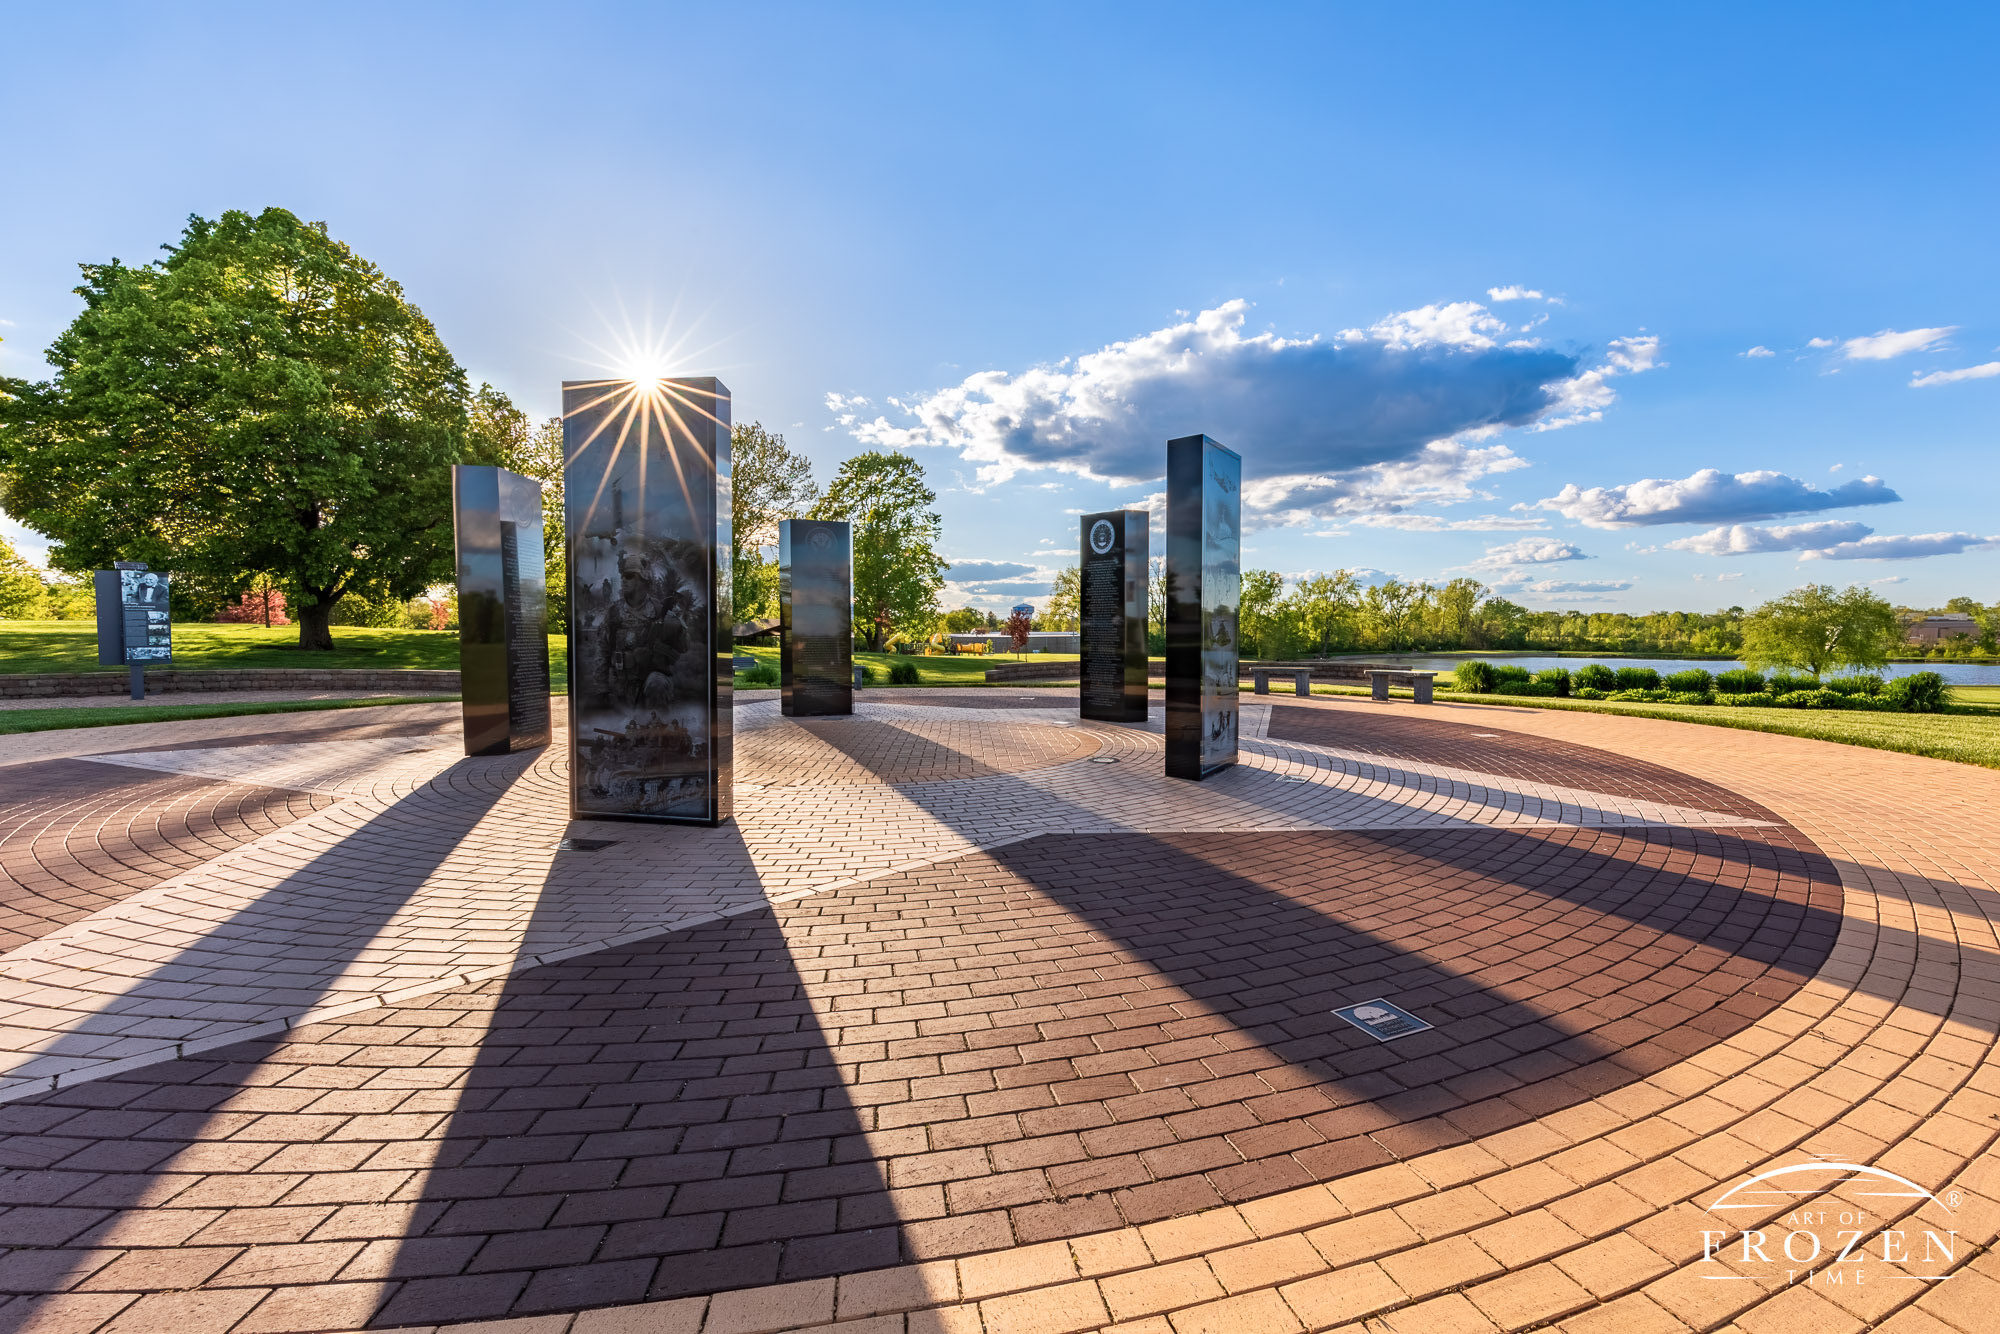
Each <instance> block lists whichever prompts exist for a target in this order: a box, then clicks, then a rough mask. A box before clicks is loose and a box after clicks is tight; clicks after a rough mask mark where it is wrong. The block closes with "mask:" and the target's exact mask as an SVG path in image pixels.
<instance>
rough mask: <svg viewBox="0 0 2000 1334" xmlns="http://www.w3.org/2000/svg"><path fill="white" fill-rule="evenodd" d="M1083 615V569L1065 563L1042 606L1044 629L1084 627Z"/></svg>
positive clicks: (1042, 624) (1075, 628)
mask: <svg viewBox="0 0 2000 1334" xmlns="http://www.w3.org/2000/svg"><path fill="white" fill-rule="evenodd" d="M953 614H954V615H955V614H956V613H953ZM1082 616H1083V571H1082V570H1080V569H1079V568H1077V567H1076V566H1074V565H1065V566H1063V567H1062V568H1061V569H1060V570H1057V571H1056V579H1055V583H1054V584H1053V585H1051V586H1050V588H1049V602H1048V605H1047V606H1046V607H1044V608H1042V615H1041V626H1042V628H1043V629H1044V630H1077V629H1081V628H1082V625H1083V621H1082ZM953 628H954V629H955V628H956V627H953Z"/></svg>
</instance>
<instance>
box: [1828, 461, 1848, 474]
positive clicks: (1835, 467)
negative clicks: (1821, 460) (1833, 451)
mask: <svg viewBox="0 0 2000 1334" xmlns="http://www.w3.org/2000/svg"><path fill="white" fill-rule="evenodd" d="M1846 466H1847V465H1846V464H1845V463H1836V464H1834V465H1833V466H1832V467H1831V468H1828V469H1827V471H1828V472H1839V471H1840V470H1841V469H1842V468H1845V467H1846Z"/></svg>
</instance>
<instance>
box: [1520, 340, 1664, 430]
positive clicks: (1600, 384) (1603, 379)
mask: <svg viewBox="0 0 2000 1334" xmlns="http://www.w3.org/2000/svg"><path fill="white" fill-rule="evenodd" d="M1666 364H1667V363H1666V362H1664V361H1661V360H1660V340H1659V338H1658V336H1657V335H1654V334H1641V335H1638V336H1635V337H1632V338H1614V339H1612V340H1611V342H1610V344H1609V345H1608V346H1607V348H1606V349H1605V356H1604V364H1603V365H1601V366H1595V367H1592V368H1591V369H1590V370H1587V371H1584V372H1582V373H1580V374H1578V375H1576V376H1574V377H1572V378H1570V379H1568V380H1565V381H1563V382H1561V383H1560V384H1558V385H1555V386H1553V388H1552V392H1553V394H1554V396H1555V400H1556V403H1555V407H1554V409H1553V410H1552V411H1550V412H1549V413H1548V414H1547V415H1545V416H1543V417H1540V418H1538V419H1537V420H1536V421H1535V422H1534V423H1533V424H1532V426H1531V427H1530V429H1531V430H1536V431H1555V430H1560V429H1562V428H1563V427H1565V426H1575V425H1576V424H1577V423H1579V422H1594V421H1602V420H1603V419H1604V409H1606V408H1608V407H1610V406H1611V405H1612V403H1614V402H1616V401H1617V398H1618V393H1617V391H1616V390H1614V389H1613V388H1612V387H1611V383H1610V382H1611V380H1612V379H1613V378H1614V377H1616V376H1620V375H1638V374H1641V373H1643V372H1645V371H1652V370H1660V369H1663V368H1664V367H1665V366H1666Z"/></svg>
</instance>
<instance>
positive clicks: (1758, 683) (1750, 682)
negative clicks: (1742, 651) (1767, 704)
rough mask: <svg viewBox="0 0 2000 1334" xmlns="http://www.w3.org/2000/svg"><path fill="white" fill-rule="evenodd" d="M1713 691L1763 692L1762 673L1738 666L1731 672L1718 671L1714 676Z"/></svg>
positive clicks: (1742, 693) (1723, 693)
mask: <svg viewBox="0 0 2000 1334" xmlns="http://www.w3.org/2000/svg"><path fill="white" fill-rule="evenodd" d="M1715 693H1716V694H1718V695H1761V694H1763V693H1764V673H1762V672H1753V671H1751V670H1750V669H1749V668H1747V667H1739V668H1737V669H1736V670H1735V671H1733V672H1719V673H1717V674H1716V677H1715Z"/></svg>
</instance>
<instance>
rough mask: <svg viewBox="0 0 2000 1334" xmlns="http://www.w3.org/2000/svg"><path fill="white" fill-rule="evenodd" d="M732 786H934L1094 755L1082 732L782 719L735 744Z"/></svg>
mask: <svg viewBox="0 0 2000 1334" xmlns="http://www.w3.org/2000/svg"><path fill="white" fill-rule="evenodd" d="M736 744H737V750H736V781H737V782H739V783H754V784H757V785H759V786H762V787H812V786H824V785H835V784H847V783H931V782H942V781H948V780H952V779H963V778H981V777H985V776H986V775H988V774H1008V773H1021V772H1024V771H1026V770H1029V769H1046V768H1049V767H1051V766H1053V765H1058V764H1067V763H1068V762H1070V761H1071V760H1078V759H1082V758H1083V757H1085V756H1087V755H1093V754H1095V753H1096V752H1097V749H1098V744H1099V743H1098V740H1097V738H1096V737H1095V736H1092V735H1091V734H1090V733H1089V732H1087V731H1084V730H1082V729H1079V728H1068V727H1053V726H1047V725H1039V724H1033V723H1016V724H1014V725H1011V726H1007V727H993V726H986V725H981V724H976V723H969V722H964V721H951V722H928V721H921V720H920V721H915V722H893V723H889V722H873V721H870V720H868V719H865V718H858V717H855V718H802V719H792V718H787V719H783V720H781V721H779V722H776V723H773V724H770V725H767V726H764V727H760V728H757V729H754V730H746V731H744V732H743V733H742V734H741V735H739V736H738V738H737V743H736Z"/></svg>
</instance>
